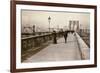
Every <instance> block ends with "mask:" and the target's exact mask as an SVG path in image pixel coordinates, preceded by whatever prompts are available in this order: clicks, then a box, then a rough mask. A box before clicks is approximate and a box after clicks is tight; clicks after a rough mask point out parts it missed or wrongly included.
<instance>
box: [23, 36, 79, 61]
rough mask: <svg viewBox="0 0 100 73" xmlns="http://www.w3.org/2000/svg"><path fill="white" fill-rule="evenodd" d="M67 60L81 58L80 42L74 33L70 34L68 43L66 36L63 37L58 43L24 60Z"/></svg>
mask: <svg viewBox="0 0 100 73" xmlns="http://www.w3.org/2000/svg"><path fill="white" fill-rule="evenodd" d="M66 60H81V55H80V51H79V48H78V44H77V41H76V38H75V36H74V35H73V34H68V40H67V43H65V41H64V38H63V37H62V38H60V39H58V40H57V44H50V45H49V46H47V47H46V48H44V49H43V50H41V51H40V52H38V53H36V54H35V55H33V56H31V57H30V58H28V59H27V60H25V61H24V62H42V61H66Z"/></svg>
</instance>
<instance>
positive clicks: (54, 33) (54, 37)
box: [52, 31, 57, 44]
mask: <svg viewBox="0 0 100 73" xmlns="http://www.w3.org/2000/svg"><path fill="white" fill-rule="evenodd" d="M52 34H53V43H54V44H57V39H56V37H57V35H56V31H53V33H52Z"/></svg>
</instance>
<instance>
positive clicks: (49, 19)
mask: <svg viewBox="0 0 100 73" xmlns="http://www.w3.org/2000/svg"><path fill="white" fill-rule="evenodd" d="M50 21H51V17H50V16H49V17H48V22H49V32H50Z"/></svg>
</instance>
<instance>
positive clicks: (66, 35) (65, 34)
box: [64, 31, 68, 43]
mask: <svg viewBox="0 0 100 73" xmlns="http://www.w3.org/2000/svg"><path fill="white" fill-rule="evenodd" d="M67 37H68V32H67V31H65V32H64V39H65V43H66V42H67Z"/></svg>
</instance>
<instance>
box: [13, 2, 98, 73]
mask: <svg viewBox="0 0 100 73" xmlns="http://www.w3.org/2000/svg"><path fill="white" fill-rule="evenodd" d="M96 8H97V7H96V6H93V5H78V4H63V3H47V2H30V1H12V2H11V72H28V71H45V70H60V69H75V68H90V67H96V66H97V38H96V37H97V33H96V31H97V29H96V27H97V20H96V18H97V17H96V16H97V12H96V11H97V9H96Z"/></svg>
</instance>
